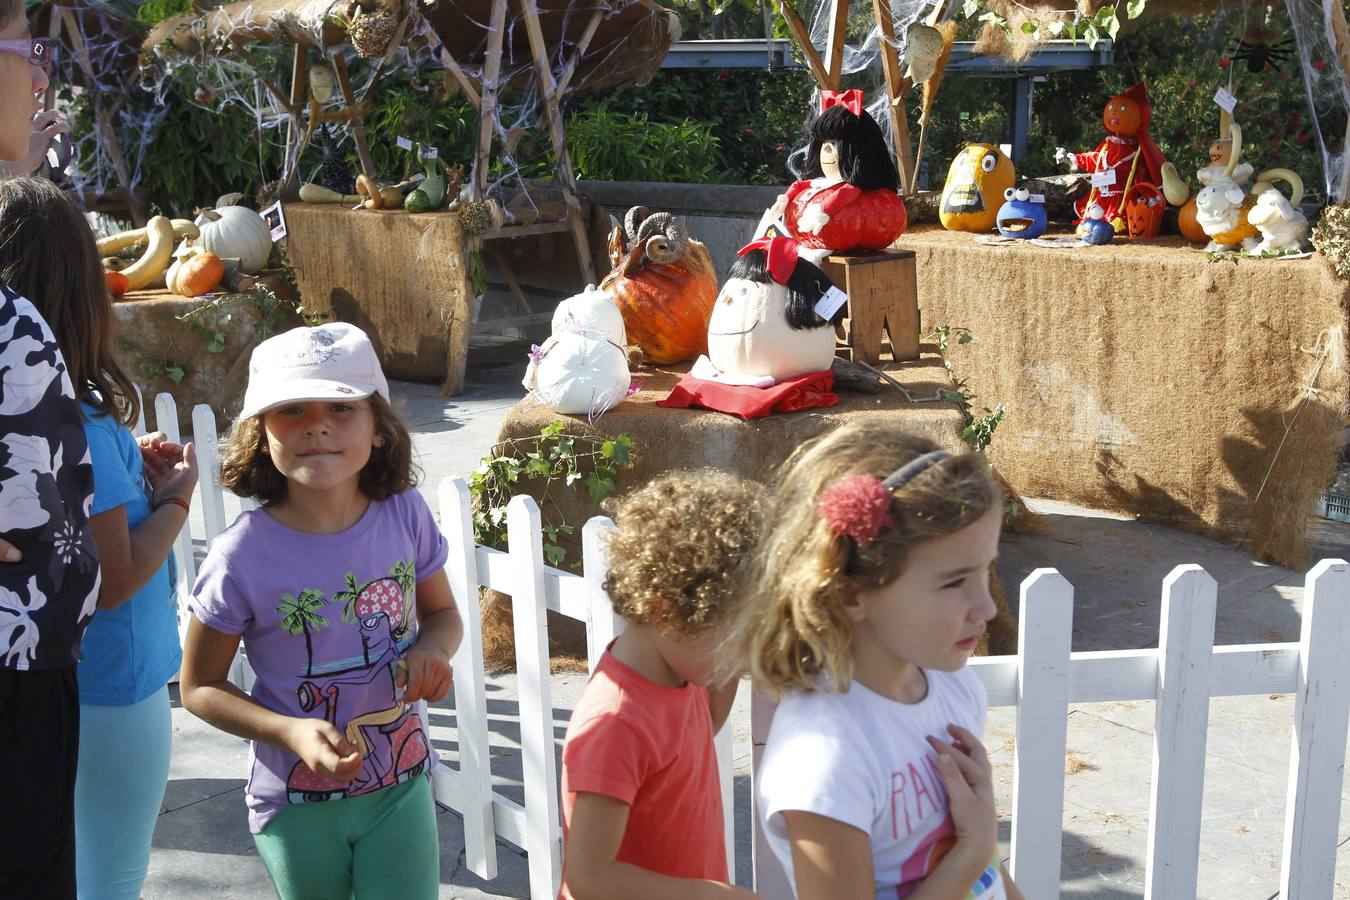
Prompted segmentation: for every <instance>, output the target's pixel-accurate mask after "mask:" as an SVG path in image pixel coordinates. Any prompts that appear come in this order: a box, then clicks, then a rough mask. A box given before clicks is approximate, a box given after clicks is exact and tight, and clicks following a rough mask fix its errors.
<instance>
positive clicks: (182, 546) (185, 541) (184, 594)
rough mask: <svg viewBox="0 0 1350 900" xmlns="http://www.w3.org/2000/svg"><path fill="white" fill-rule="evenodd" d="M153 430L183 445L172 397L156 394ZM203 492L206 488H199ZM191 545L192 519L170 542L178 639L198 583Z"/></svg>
mask: <svg viewBox="0 0 1350 900" xmlns="http://www.w3.org/2000/svg"><path fill="white" fill-rule="evenodd" d="M155 430H156V431H162V432H164V434H165V436H166V437H167V438H168V440H169V441H170V442H171V443H174V444H181V443H182V442H183V438H182V432H181V431H180V430H179V428H178V407H177V405H176V404H175V403H174V401H173V395H172V394H167V393H164V394H159V395H157V396H156V397H155ZM199 486H200V487H201V489H202V493H203V494H204V493H206V491H207V490H208V488H207V487H206V486H205V485H199ZM194 554H195V551H194V549H193V546H192V517H191V516H188V517H187V519H186V520H185V521H184V522H183V530H182V531H180V532H178V537H177V538H175V539H174V542H173V558H174V564H175V565H176V566H177V567H178V584H176V585H174V588H175V589H176V590H177V591H178V640H179V641H180V642H181V641H183V640H185V639H186V638H187V625H188V618H189V617H190V616H191V615H192V614H191V613H190V612H188V609H187V598H188V597H189V596H190V595H191V594H192V585H193V584H195V583H196V581H197V557H196V556H195V555H194Z"/></svg>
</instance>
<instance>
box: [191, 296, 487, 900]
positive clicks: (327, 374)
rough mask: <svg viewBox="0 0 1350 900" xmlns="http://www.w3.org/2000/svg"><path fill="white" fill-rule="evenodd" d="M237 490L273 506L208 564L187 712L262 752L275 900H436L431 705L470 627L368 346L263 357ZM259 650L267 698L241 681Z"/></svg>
mask: <svg viewBox="0 0 1350 900" xmlns="http://www.w3.org/2000/svg"><path fill="white" fill-rule="evenodd" d="M220 480H221V484H223V485H224V486H225V487H227V488H229V489H230V490H232V491H234V492H235V493H236V494H238V495H239V496H241V497H251V498H253V499H256V500H258V501H259V502H260V503H261V504H262V508H260V509H254V510H249V511H246V512H244V513H243V514H242V515H241V516H240V517H239V519H238V520H236V521H235V523H234V524H233V525H232V526H231V527H230V528H228V529H227V530H226V531H224V532H222V533H221V534H220V536H219V537H217V538H216V540H215V541H214V542H213V543H212V545H211V549H210V552H209V553H208V554H207V557H206V561H205V563H204V564H203V565H202V570H201V574H200V575H199V576H198V578H197V584H196V586H195V587H194V588H193V597H192V599H191V601H190V602H189V606H190V608H191V610H192V613H193V620H192V622H191V623H190V624H189V626H188V635H187V642H186V646H185V648H184V658H183V671H182V685H181V686H182V696H183V705H184V706H186V707H187V708H188V709H189V710H191V711H192V712H193V713H195V714H196V715H198V716H200V717H201V718H203V719H205V720H206V721H208V722H210V723H211V724H213V725H215V726H216V727H218V728H221V729H224V730H225V731H228V732H230V733H232V734H237V735H239V736H241V737H246V738H248V739H249V740H251V741H252V748H251V749H252V752H251V754H250V756H251V758H250V771H249V779H248V787H247V792H246V793H247V801H248V808H249V827H250V829H251V830H252V831H253V838H254V842H255V843H256V844H257V847H258V855H259V856H261V857H262V859H263V862H264V863H265V864H266V866H267V870H268V873H269V874H270V875H271V876H272V882H273V884H274V885H275V886H276V889H277V894H278V895H279V896H280V897H282V898H290V897H300V896H304V897H331V898H348V897H352V896H353V895H354V896H357V897H361V898H362V900H365V898H367V897H377V898H378V897H391V898H392V897H398V898H420V897H427V898H431V897H435V896H436V895H437V885H438V883H439V881H440V878H439V862H440V855H439V850H438V842H437V837H436V809H435V803H434V801H433V799H432V793H431V783H430V775H431V772H432V770H433V769H434V768H435V763H436V757H435V753H434V752H433V750H432V747H431V741H430V739H429V737H428V735H427V732H426V728H425V723H424V722H423V717H422V716H421V715H420V713H419V704H418V703H417V701H419V700H431V701H437V700H440V699H442V698H444V697H445V695H446V693H447V691H448V690H449V688H450V666H449V658H450V657H451V656H452V655H453V654H454V652H455V649H456V647H458V645H459V641H460V637H461V635H462V631H463V628H462V624H461V622H460V618H459V613H458V612H457V611H456V609H455V602H454V598H453V597H452V596H451V594H450V585H449V582H448V581H447V580H446V576H445V573H444V571H443V570H442V569H443V566H444V565H445V559H446V556H447V553H448V548H447V546H446V542H445V539H444V538H443V537H442V536H441V534H440V531H439V530H438V529H437V527H436V522H435V519H434V518H433V517H432V514H431V511H430V510H429V509H428V508H427V505H426V502H425V501H423V500H422V498H421V495H420V494H418V492H417V491H415V490H410V488H412V487H413V485H414V483H415V475H414V473H413V467H412V441H411V438H410V437H409V435H408V430H407V428H406V427H405V426H404V424H403V423H402V421H401V420H400V419H399V417H398V414H397V413H395V412H394V410H393V407H391V406H390V405H389V388H388V385H387V383H386V381H385V378H384V373H383V372H382V371H381V369H380V363H379V359H378V358H377V357H376V355H375V350H374V348H373V347H372V346H371V344H370V340H369V339H368V338H367V337H366V335H365V333H364V332H362V331H361V330H360V329H359V328H356V327H355V326H352V325H347V324H345V323H332V324H328V325H321V326H318V327H314V328H296V329H293V330H291V331H288V332H286V333H285V334H281V335H278V336H276V337H274V338H271V339H269V340H266V341H264V342H263V343H261V344H259V345H258V347H257V348H256V349H254V351H253V357H252V359H251V360H250V363H249V383H248V389H247V391H246V392H245V394H244V409H243V411H242V412H241V413H240V415H239V419H238V420H237V421H236V422H235V425H234V430H233V431H232V433H231V435H230V442H229V450H228V452H227V453H226V455H225V457H224V460H223V462H222V464H221V479H220ZM241 639H242V640H243V642H244V647H245V650H246V651H247V653H248V660H249V663H250V664H251V665H252V667H253V669H254V671H255V673H256V674H257V682H256V683H255V684H254V686H253V690H252V693H251V694H245V693H244V692H243V691H241V690H239V689H238V688H236V687H235V686H234V685H233V684H231V683H230V681H229V679H228V677H227V676H228V674H229V669H230V663H231V661H232V660H233V658H234V655H235V652H236V650H237V649H238V647H239V642H240V640H241Z"/></svg>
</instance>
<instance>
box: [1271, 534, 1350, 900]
mask: <svg viewBox="0 0 1350 900" xmlns="http://www.w3.org/2000/svg"><path fill="white" fill-rule="evenodd" d="M1348 640H1350V564H1347V563H1346V562H1345V561H1344V560H1340V559H1326V560H1323V561H1322V562H1320V563H1318V564H1317V565H1316V566H1315V567H1314V568H1313V570H1312V571H1311V572H1309V573H1308V577H1307V578H1306V579H1305V580H1304V582H1303V630H1302V636H1301V638H1300V640H1299V648H1300V653H1299V665H1298V693H1297V695H1296V699H1295V701H1294V737H1293V751H1292V758H1291V759H1290V763H1289V791H1288V795H1287V797H1286V799H1285V804H1284V811H1285V812H1284V851H1283V855H1282V858H1281V862H1280V898H1281V900H1306V898H1310V897H1330V896H1331V892H1332V886H1333V884H1334V882H1335V877H1336V841H1337V837H1338V835H1339V832H1340V818H1341V791H1342V789H1343V785H1344V776H1345V771H1344V766H1345V738H1346V727H1347V723H1348V722H1350V653H1347V652H1346V646H1347V641H1348Z"/></svg>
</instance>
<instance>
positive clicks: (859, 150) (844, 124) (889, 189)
mask: <svg viewBox="0 0 1350 900" xmlns="http://www.w3.org/2000/svg"><path fill="white" fill-rule="evenodd" d="M820 103H821V108H820V115H819V116H817V117H816V118H815V120H814V121H812V123H811V126H810V129H809V131H810V135H811V144H810V147H809V148H808V150H807V158H806V166H805V168H804V169H803V171H802V175H803V177H802V178H801V179H800V180H798V181H795V182H793V184H792V186H791V187H789V188H788V190H787V193H786V194H785V195H784V196H783V197H782V198H781V202H782V203H783V204H784V207H783V212H784V221H785V222H786V224H787V229H788V232H789V233H790V234H791V236H792V237H793V238H795V239H796V240H797V241H798V242H799V243H800V244H801V246H802V247H806V248H810V249H812V250H834V251H836V252H840V253H843V252H847V251H849V250H881V249H884V248H886V247H889V246H890V245H891V244H892V243H894V242H895V239H896V238H898V237H900V235H901V234H903V233H904V230H905V226H906V225H908V224H909V214H908V213H907V212H906V210H905V201H903V200H901V199H900V194H899V189H900V173H899V172H898V171H897V170H896V168H895V160H894V159H893V158H892V156H891V152H890V150H889V149H888V148H887V147H886V139H885V137H884V136H883V135H882V133H881V126H880V125H878V124H877V122H876V120H875V119H873V118H872V116H871V115H870V114H868V112H867V110H866V109H864V108H863V92H862V91H859V90H851V91H844V92H842V93H836V92H834V91H821V99H820Z"/></svg>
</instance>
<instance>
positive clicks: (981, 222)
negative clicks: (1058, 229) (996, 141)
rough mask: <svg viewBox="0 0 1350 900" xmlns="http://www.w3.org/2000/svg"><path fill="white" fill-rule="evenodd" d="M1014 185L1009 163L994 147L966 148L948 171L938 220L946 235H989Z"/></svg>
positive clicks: (978, 145)
mask: <svg viewBox="0 0 1350 900" xmlns="http://www.w3.org/2000/svg"><path fill="white" fill-rule="evenodd" d="M1016 181H1017V172H1016V170H1015V169H1014V168H1013V164H1012V160H1010V159H1008V157H1007V156H1006V155H1004V153H1003V151H1002V150H1000V149H998V148H997V147H995V146H994V145H993V144H968V145H966V146H965V147H964V148H963V149H962V150H961V152H960V153H958V154H956V158H955V159H953V160H952V164H951V167H950V168H948V169H947V181H946V183H945V184H944V185H943V186H942V200H941V202H940V203H939V204H938V219H939V220H940V221H941V222H942V227H943V228H946V229H947V230H949V231H974V232H981V231H988V230H989V229H991V228H993V227H994V224H995V222H996V221H997V220H998V210H999V207H1000V206H1001V205H1002V203H1003V197H1004V195H1005V193H1006V192H1007V190H1008V189H1009V188H1011V187H1012V186H1013V184H1015V183H1016Z"/></svg>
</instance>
